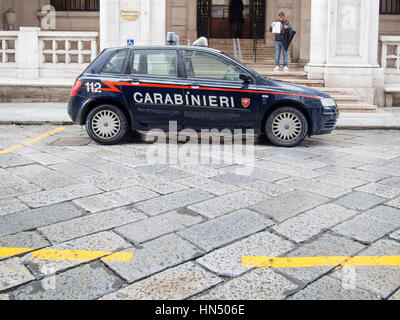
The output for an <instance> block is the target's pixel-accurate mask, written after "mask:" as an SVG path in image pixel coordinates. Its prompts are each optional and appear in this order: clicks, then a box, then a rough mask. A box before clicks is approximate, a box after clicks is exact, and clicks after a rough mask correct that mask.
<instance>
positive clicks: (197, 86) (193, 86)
mask: <svg viewBox="0 0 400 320" xmlns="http://www.w3.org/2000/svg"><path fill="white" fill-rule="evenodd" d="M191 87H192V89H198V88H200V86H199V85H197V84H192V85H191Z"/></svg>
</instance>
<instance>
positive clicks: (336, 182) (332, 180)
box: [313, 159, 368, 190]
mask: <svg viewBox="0 0 400 320" xmlns="http://www.w3.org/2000/svg"><path fill="white" fill-rule="evenodd" d="M335 164H336V165H338V162H337V159H335ZM313 181H318V182H321V183H324V184H327V185H333V186H337V187H341V188H343V189H346V190H351V189H354V188H357V187H359V186H362V185H364V184H367V183H368V181H364V180H360V179H356V178H352V177H342V176H339V175H334V174H325V175H323V176H319V177H317V178H314V179H313Z"/></svg>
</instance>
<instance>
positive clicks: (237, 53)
mask: <svg viewBox="0 0 400 320" xmlns="http://www.w3.org/2000/svg"><path fill="white" fill-rule="evenodd" d="M232 40H233V54H234V57H235V59H237V60H239V61H241V62H243V55H242V47H241V45H240V39H239V38H237V39H235V38H233V39H232Z"/></svg>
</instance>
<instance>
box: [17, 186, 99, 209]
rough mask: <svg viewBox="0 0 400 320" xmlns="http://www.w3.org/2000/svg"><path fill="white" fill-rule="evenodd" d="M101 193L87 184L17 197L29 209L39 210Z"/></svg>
mask: <svg viewBox="0 0 400 320" xmlns="http://www.w3.org/2000/svg"><path fill="white" fill-rule="evenodd" d="M101 192H102V191H101V190H99V189H97V188H95V187H93V186H91V185H88V184H77V185H73V186H68V187H63V188H54V189H50V190H46V191H41V192H37V193H31V194H28V195H23V196H20V197H18V199H20V200H22V201H23V202H25V203H26V204H28V205H29V206H30V207H31V208H39V207H44V206H49V205H52V204H56V203H60V202H66V201H70V200H73V199H76V198H81V197H86V196H90V195H94V194H97V193H101Z"/></svg>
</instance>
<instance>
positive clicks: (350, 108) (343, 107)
mask: <svg viewBox="0 0 400 320" xmlns="http://www.w3.org/2000/svg"><path fill="white" fill-rule="evenodd" d="M338 108H339V110H340V111H341V112H360V111H370V112H373V111H376V110H377V109H378V108H377V106H375V105H373V104H370V103H368V102H358V103H338Z"/></svg>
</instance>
